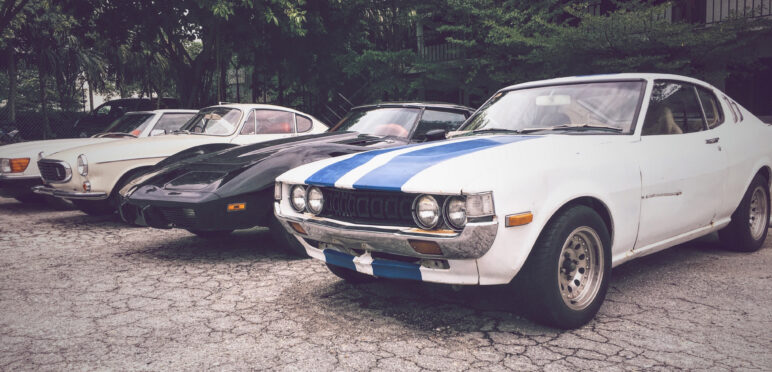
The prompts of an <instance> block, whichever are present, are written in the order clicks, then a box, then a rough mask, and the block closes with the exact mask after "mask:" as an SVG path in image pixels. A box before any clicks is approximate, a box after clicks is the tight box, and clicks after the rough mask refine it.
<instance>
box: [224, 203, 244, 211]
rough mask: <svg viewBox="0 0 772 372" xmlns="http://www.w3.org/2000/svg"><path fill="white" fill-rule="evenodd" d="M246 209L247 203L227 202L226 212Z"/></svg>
mask: <svg viewBox="0 0 772 372" xmlns="http://www.w3.org/2000/svg"><path fill="white" fill-rule="evenodd" d="M245 209H247V203H232V204H228V212H238V211H243V210H245Z"/></svg>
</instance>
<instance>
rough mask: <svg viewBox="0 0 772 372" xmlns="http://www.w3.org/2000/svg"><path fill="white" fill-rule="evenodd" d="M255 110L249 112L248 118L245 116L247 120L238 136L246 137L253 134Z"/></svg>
mask: <svg viewBox="0 0 772 372" xmlns="http://www.w3.org/2000/svg"><path fill="white" fill-rule="evenodd" d="M255 127H256V123H255V110H252V111H250V112H249V116H247V120H246V121H244V126H243V127H242V128H241V132H240V133H239V134H241V135H247V134H255Z"/></svg>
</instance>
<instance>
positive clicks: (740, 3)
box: [705, 0, 772, 24]
mask: <svg viewBox="0 0 772 372" xmlns="http://www.w3.org/2000/svg"><path fill="white" fill-rule="evenodd" d="M769 16H772V0H706V1H705V23H706V24H711V23H718V22H721V21H725V20H729V19H733V18H761V17H769Z"/></svg>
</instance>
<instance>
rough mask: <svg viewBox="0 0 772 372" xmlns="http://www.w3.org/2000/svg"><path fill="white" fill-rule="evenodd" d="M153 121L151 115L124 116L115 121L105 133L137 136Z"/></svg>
mask: <svg viewBox="0 0 772 372" xmlns="http://www.w3.org/2000/svg"><path fill="white" fill-rule="evenodd" d="M152 119H153V114H126V115H123V116H121V117H120V118H118V119H115V121H113V123H112V124H110V126H109V127H107V129H105V133H128V134H131V135H133V136H135V137H136V136H139V135H140V134H141V133H142V131H143V130H145V128H147V126H148V125H149V124H150V122H151V121H153V120H152Z"/></svg>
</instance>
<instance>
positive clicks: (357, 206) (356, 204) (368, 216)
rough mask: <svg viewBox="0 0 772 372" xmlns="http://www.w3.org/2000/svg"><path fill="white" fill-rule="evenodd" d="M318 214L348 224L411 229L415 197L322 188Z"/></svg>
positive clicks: (382, 192) (384, 192)
mask: <svg viewBox="0 0 772 372" xmlns="http://www.w3.org/2000/svg"><path fill="white" fill-rule="evenodd" d="M321 190H322V193H323V194H324V199H325V203H324V208H323V209H322V213H321V214H320V215H321V216H323V217H329V218H333V219H336V220H339V221H344V222H350V223H364V224H370V225H391V226H414V225H415V222H413V213H412V207H413V199H415V197H416V195H412V194H404V193H399V192H388V191H362V190H342V189H335V188H329V187H325V188H322V189H321Z"/></svg>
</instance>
